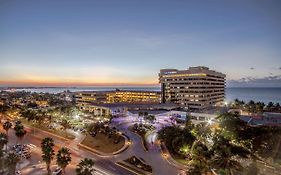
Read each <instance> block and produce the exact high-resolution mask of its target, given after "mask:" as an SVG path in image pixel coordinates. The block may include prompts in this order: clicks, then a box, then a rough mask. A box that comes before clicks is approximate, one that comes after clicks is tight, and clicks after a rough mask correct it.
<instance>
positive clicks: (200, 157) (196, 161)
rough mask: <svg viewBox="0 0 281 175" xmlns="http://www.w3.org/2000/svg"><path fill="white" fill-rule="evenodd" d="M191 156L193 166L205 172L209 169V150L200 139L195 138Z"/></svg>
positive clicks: (210, 154) (210, 155)
mask: <svg viewBox="0 0 281 175" xmlns="http://www.w3.org/2000/svg"><path fill="white" fill-rule="evenodd" d="M191 153H192V154H191V158H192V164H193V166H194V165H195V167H197V168H198V169H200V170H201V172H204V173H207V172H208V171H209V160H210V159H211V157H212V153H211V151H210V150H209V149H208V147H207V146H206V145H204V144H203V143H202V142H201V141H199V140H197V141H195V142H194V143H193V145H192V147H191Z"/></svg>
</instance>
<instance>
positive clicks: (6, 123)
mask: <svg viewBox="0 0 281 175" xmlns="http://www.w3.org/2000/svg"><path fill="white" fill-rule="evenodd" d="M12 126H13V125H12V123H11V122H9V121H6V122H5V123H3V128H4V129H5V130H6V134H7V136H8V132H9V129H11V128H12Z"/></svg>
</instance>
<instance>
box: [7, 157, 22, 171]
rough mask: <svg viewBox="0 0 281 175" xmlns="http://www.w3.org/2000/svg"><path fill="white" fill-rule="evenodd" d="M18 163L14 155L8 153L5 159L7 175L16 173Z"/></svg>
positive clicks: (17, 158)
mask: <svg viewBox="0 0 281 175" xmlns="http://www.w3.org/2000/svg"><path fill="white" fill-rule="evenodd" d="M19 161H20V159H19V157H18V155H17V154H16V153H13V152H10V153H8V156H7V158H6V165H7V167H8V169H9V175H14V174H15V171H16V166H17V163H18V162H19Z"/></svg>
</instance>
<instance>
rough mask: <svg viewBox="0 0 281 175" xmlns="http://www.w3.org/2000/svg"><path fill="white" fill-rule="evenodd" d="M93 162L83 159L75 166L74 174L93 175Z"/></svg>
mask: <svg viewBox="0 0 281 175" xmlns="http://www.w3.org/2000/svg"><path fill="white" fill-rule="evenodd" d="M94 164H95V162H94V160H93V159H88V158H85V159H83V160H81V162H80V163H79V164H78V165H77V168H76V173H77V175H93V173H94V171H95V169H94Z"/></svg>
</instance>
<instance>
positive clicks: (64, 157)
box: [57, 147, 71, 174]
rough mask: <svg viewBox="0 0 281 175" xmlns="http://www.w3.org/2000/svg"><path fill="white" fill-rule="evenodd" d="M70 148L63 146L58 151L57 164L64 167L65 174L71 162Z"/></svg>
mask: <svg viewBox="0 0 281 175" xmlns="http://www.w3.org/2000/svg"><path fill="white" fill-rule="evenodd" d="M70 154H71V153H70V151H69V149H67V148H65V147H62V148H61V149H60V150H59V151H58V153H57V165H58V166H59V167H61V168H62V171H63V174H65V168H66V166H67V165H68V164H69V163H70V162H71V156H70Z"/></svg>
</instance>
